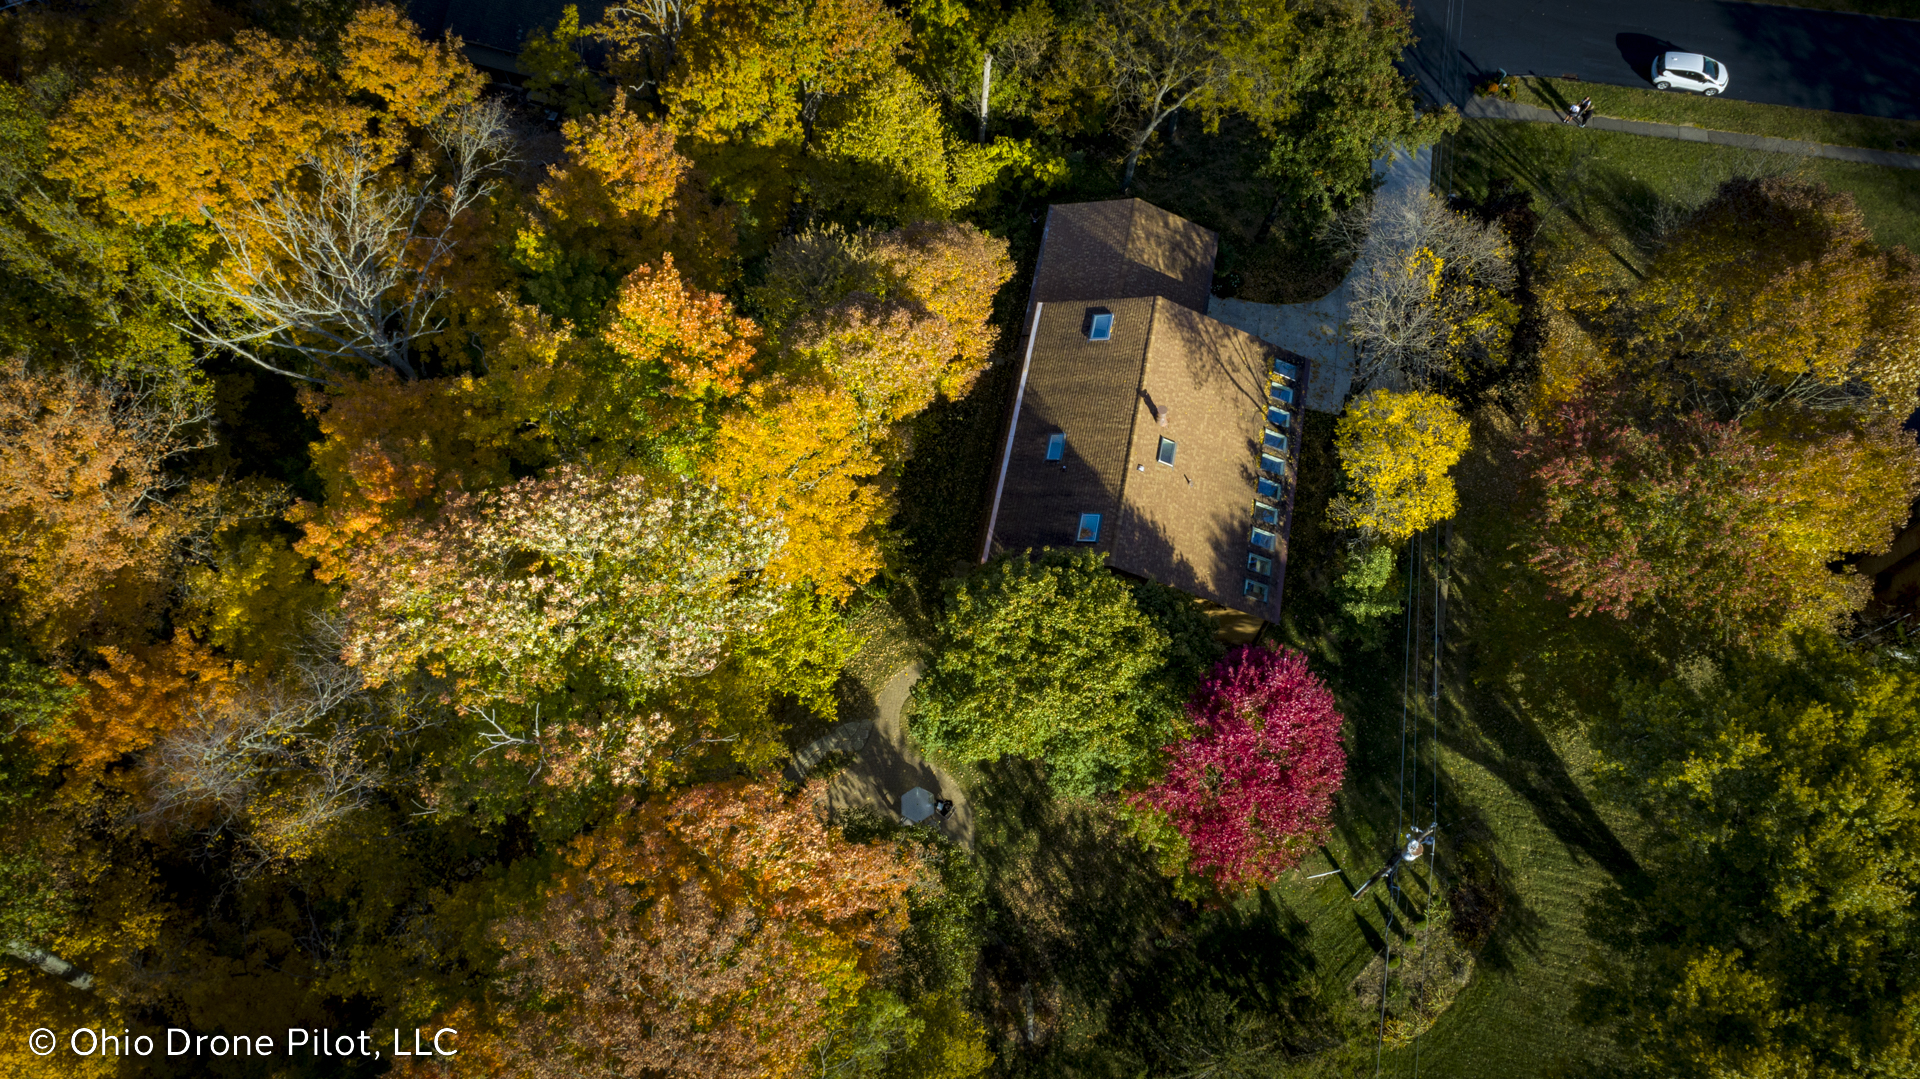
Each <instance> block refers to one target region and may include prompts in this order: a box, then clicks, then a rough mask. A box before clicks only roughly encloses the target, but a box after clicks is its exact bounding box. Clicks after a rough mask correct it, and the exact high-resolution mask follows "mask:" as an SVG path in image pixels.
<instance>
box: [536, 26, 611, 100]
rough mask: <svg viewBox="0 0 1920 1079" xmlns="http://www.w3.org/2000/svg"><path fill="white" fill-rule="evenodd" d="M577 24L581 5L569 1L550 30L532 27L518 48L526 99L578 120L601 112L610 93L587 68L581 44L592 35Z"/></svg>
mask: <svg viewBox="0 0 1920 1079" xmlns="http://www.w3.org/2000/svg"><path fill="white" fill-rule="evenodd" d="M592 36H593V35H592V33H591V31H589V30H583V29H581V26H580V8H579V7H578V6H577V5H574V4H568V5H567V6H566V7H565V8H564V9H562V11H561V12H560V21H559V23H557V24H556V25H555V26H554V28H553V30H552V31H551V32H549V31H546V30H535V31H533V32H532V33H530V34H528V35H527V40H526V44H524V45H522V46H521V47H520V67H521V68H522V69H523V70H525V71H526V72H527V73H528V74H527V98H528V99H529V100H531V101H534V102H536V103H538V104H541V105H545V106H546V107H547V108H549V109H552V110H554V111H555V112H558V113H560V114H561V115H562V116H565V117H567V118H568V119H578V118H579V117H582V116H590V115H592V114H594V113H597V112H601V111H604V110H605V109H606V107H607V106H608V105H610V104H612V103H613V94H612V93H610V92H609V91H608V90H607V88H606V87H605V86H603V85H602V84H601V82H600V76H598V75H595V74H594V73H593V72H592V71H591V70H589V69H588V67H587V63H586V60H585V59H583V58H582V55H581V48H582V43H583V42H585V41H586V40H587V39H588V38H590V37H592Z"/></svg>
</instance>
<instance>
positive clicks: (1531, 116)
mask: <svg viewBox="0 0 1920 1079" xmlns="http://www.w3.org/2000/svg"><path fill="white" fill-rule="evenodd" d="M1460 115H1462V116H1464V117H1466V118H1468V119H1470V120H1523V121H1529V122H1532V123H1536V124H1557V123H1559V122H1560V114H1559V113H1557V112H1554V111H1553V110H1552V109H1543V108H1541V107H1540V106H1538V105H1523V104H1521V103H1520V102H1518V101H1502V100H1500V99H1499V98H1493V97H1476V98H1474V99H1473V100H1472V101H1469V102H1467V104H1466V107H1465V108H1463V109H1461V110H1460ZM1587 127H1589V128H1592V129H1595V130H1599V131H1622V132H1625V133H1626V134H1629V135H1645V136H1647V137H1648V138H1655V139H1678V140H1680V141H1681V142H1710V143H1713V144H1714V145H1716V146H1738V147H1740V148H1742V149H1746V150H1761V151H1765V152H1767V153H1773V154H1798V155H1800V156H1801V157H1827V158H1832V159H1833V160H1835V161H1855V162H1858V163H1860V164H1862V165H1883V166H1885V167H1887V168H1892V169H1920V154H1900V153H1895V152H1893V151H1892V150H1867V149H1863V148H1861V147H1858V146H1834V145H1831V144H1829V143H1824V142H1801V141H1799V140H1798V139H1776V138H1772V137H1770V136H1767V135H1745V134H1741V133H1740V132H1737V131H1715V130H1713V129H1712V128H1705V127H1686V126H1683V125H1681V124H1652V123H1647V122H1646V121H1644V120H1618V119H1615V118H1614V117H1611V116H1606V115H1600V116H1595V117H1594V118H1593V119H1592V120H1591V121H1590V122H1589V123H1588V124H1587Z"/></svg>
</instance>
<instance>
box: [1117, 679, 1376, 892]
mask: <svg viewBox="0 0 1920 1079" xmlns="http://www.w3.org/2000/svg"><path fill="white" fill-rule="evenodd" d="M1187 715H1188V718H1190V719H1191V720H1192V721H1193V735H1192V737H1190V738H1188V739H1186V740H1185V741H1182V742H1177V743H1175V744H1173V745H1170V746H1167V747H1165V749H1164V750H1163V752H1165V754H1166V756H1167V773H1166V778H1165V779H1163V780H1161V781H1160V782H1159V783H1157V784H1155V785H1153V786H1151V787H1149V788H1147V789H1146V790H1144V791H1141V792H1139V793H1137V794H1134V795H1133V796H1132V797H1131V801H1132V803H1133V806H1134V808H1135V809H1136V810H1148V811H1151V812H1153V813H1154V814H1156V815H1161V816H1164V818H1165V819H1166V821H1167V823H1168V824H1170V825H1171V826H1172V827H1173V828H1174V829H1175V830H1176V831H1178V833H1179V834H1180V837H1181V838H1182V839H1183V840H1185V842H1186V846H1187V848H1188V852H1189V861H1188V865H1187V868H1188V869H1189V870H1191V871H1192V872H1193V873H1196V874H1201V875H1204V876H1207V877H1210V878H1212V879H1213V881H1214V882H1215V883H1217V884H1220V885H1223V886H1251V885H1258V884H1263V883H1266V882H1268V881H1271V880H1273V879H1274V878H1275V877H1277V876H1279V875H1280V874H1281V873H1283V872H1285V871H1286V870H1288V869H1291V868H1293V866H1295V865H1297V864H1299V862H1300V859H1301V857H1302V856H1303V855H1304V854H1305V853H1306V852H1307V850H1308V849H1309V848H1311V847H1312V846H1313V845H1314V844H1316V843H1318V842H1320V841H1321V840H1322V839H1323V838H1325V836H1326V834H1327V830H1328V824H1327V817H1328V814H1330V813H1331V812H1332V810H1333V796H1334V793H1335V792H1336V791H1338V790H1339V789H1340V781H1341V779H1342V778H1343V776H1344V775H1345V773H1346V767H1347V754H1346V750H1345V748H1344V747H1342V745H1341V744H1340V724H1341V722H1342V720H1341V716H1340V713H1339V712H1338V711H1337V710H1336V709H1335V708H1334V704H1333V694H1332V693H1331V692H1329V691H1328V689H1327V687H1326V683H1324V682H1322V681H1321V680H1320V679H1319V678H1318V677H1317V676H1315V675H1314V673H1313V672H1312V671H1310V670H1308V669H1307V657H1305V656H1304V655H1301V654H1300V653H1299V652H1297V651H1295V650H1293V649H1291V648H1281V649H1277V650H1276V649H1272V648H1267V647H1263V646H1260V645H1246V646H1243V647H1240V648H1236V649H1234V650H1233V651H1231V652H1229V653H1227V656H1226V658H1224V659H1222V660H1221V661H1220V662H1219V663H1218V664H1216V665H1215V666H1214V668H1213V670H1212V671H1211V672H1210V673H1209V674H1208V675H1207V677H1206V679H1205V680H1203V681H1202V682H1201V683H1200V688H1199V689H1198V690H1197V691H1195V693H1194V696H1193V699H1192V701H1191V702H1189V703H1188V705H1187Z"/></svg>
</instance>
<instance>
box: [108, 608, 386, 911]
mask: <svg viewBox="0 0 1920 1079" xmlns="http://www.w3.org/2000/svg"><path fill="white" fill-rule="evenodd" d="M339 635H340V625H339V623H338V621H337V620H336V619H332V618H327V617H320V618H316V619H315V620H314V621H313V623H312V624H311V627H310V630H309V633H308V635H307V638H306V640H305V641H303V643H302V647H301V649H300V651H299V653H298V658H297V659H296V660H295V662H294V664H293V671H292V672H291V673H290V674H289V675H288V676H286V677H283V678H279V679H275V680H270V681H259V682H255V683H252V684H250V685H247V686H245V687H243V688H242V689H241V690H240V691H239V692H237V693H234V694H231V695H228V696H223V697H219V698H215V699H212V700H209V701H206V702H203V703H202V704H201V706H200V707H199V708H198V709H197V710H196V711H195V712H194V713H193V714H192V716H191V717H190V719H189V720H188V722H186V723H185V724H183V725H182V726H181V727H179V728H178V729H176V730H174V731H172V732H170V733H169V734H167V735H166V736H165V737H164V738H162V739H161V740H160V741H159V743H158V744H157V745H156V746H155V748H154V753H153V755H152V757H151V758H150V759H149V762H148V765H147V768H148V776H149V779H150V791H151V802H150V804H149V806H148V808H147V810H146V817H147V819H148V820H149V821H153V822H160V823H166V824H175V825H181V824H184V825H188V826H191V827H196V828H198V829H199V830H200V831H201V832H202V834H204V835H206V836H208V837H209V838H211V837H213V836H217V835H222V834H226V835H232V836H234V837H236V838H238V839H239V840H240V841H241V843H242V847H243V849H244V850H245V851H246V853H247V857H245V858H243V859H242V860H241V861H240V863H238V865H237V867H236V868H237V870H238V871H239V872H241V873H242V874H243V875H244V874H245V873H248V872H250V871H255V870H258V869H260V868H263V867H265V866H267V865H271V864H273V863H275V862H277V861H282V860H284V859H286V858H288V857H290V856H293V852H296V851H298V850H299V849H301V848H302V847H303V846H305V845H307V844H309V843H310V842H311V841H312V839H313V838H314V837H315V836H318V835H320V834H321V833H323V832H324V831H325V830H326V829H327V828H328V827H329V826H330V825H333V824H334V823H336V822H338V821H340V820H342V819H344V818H345V817H347V816H348V815H349V814H351V813H353V812H355V811H357V810H360V809H364V808H366V807H367V806H369V805H370V804H372V802H373V799H374V798H375V797H376V796H377V794H378V793H379V791H380V790H381V788H382V787H383V785H384V784H385V782H386V779H387V776H386V772H385V769H384V768H383V767H382V766H381V765H380V763H379V762H378V760H377V759H376V756H375V754H374V752H373V750H375V749H377V748H378V745H379V744H380V743H381V742H383V741H387V740H391V739H393V738H395V737H397V736H400V735H404V734H408V733H411V732H412V731H414V730H417V729H418V728H419V724H417V723H415V722H413V717H412V714H411V710H410V709H409V708H407V707H406V706H405V702H404V701H403V702H402V706H401V707H400V709H399V710H398V713H397V714H395V713H394V712H393V711H391V710H383V709H390V707H391V705H392V703H393V702H392V701H388V700H382V699H378V698H376V697H375V695H374V694H372V693H371V692H369V691H368V690H367V688H366V687H365V684H364V681H363V680H362V678H361V676H360V673H359V672H358V671H356V670H354V669H353V668H352V667H349V666H347V665H346V664H345V663H343V662H341V661H340V659H339ZM396 719H398V720H399V722H395V720H396Z"/></svg>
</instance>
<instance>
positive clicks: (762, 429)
mask: <svg viewBox="0 0 1920 1079" xmlns="http://www.w3.org/2000/svg"><path fill="white" fill-rule="evenodd" d="M861 428H862V416H861V407H860V404H859V402H858V401H856V400H855V399H854V397H853V395H852V394H850V393H848V392H847V391H845V390H843V389H838V388H835V387H831V386H827V385H823V384H821V383H818V382H811V381H809V382H801V383H798V384H788V383H786V382H784V381H780V380H775V381H773V382H771V383H767V384H762V385H760V386H756V387H755V388H754V390H753V391H752V394H751V397H750V399H749V401H748V402H747V403H746V404H745V406H744V407H741V408H737V409H735V410H733V411H731V412H729V413H728V414H727V415H726V417H725V418H723V419H722V420H721V422H720V430H719V431H718V432H717V433H716V434H715V436H714V440H713V448H712V451H711V453H710V456H709V457H708V458H707V460H706V461H705V462H704V463H703V464H702V466H701V471H702V473H703V474H704V475H705V476H707V477H708V479H709V480H711V481H712V482H714V483H716V484H719V485H720V486H721V488H722V489H723V490H725V491H727V492H728V493H729V494H730V495H732V496H734V497H738V498H744V499H746V500H747V501H748V503H749V504H750V505H751V506H752V507H753V509H754V511H755V512H756V513H759V514H762V515H765V516H776V515H777V516H778V518H779V519H780V521H781V522H782V524H783V525H784V526H785V528H786V530H787V542H786V545H785V546H784V547H783V548H781V550H780V551H779V552H778V553H777V554H776V555H775V556H774V558H773V560H772V561H770V562H769V563H768V564H767V572H768V573H769V574H770V575H772V576H773V578H774V579H775V580H778V581H782V582H786V583H799V582H802V581H805V582H811V583H812V585H813V586H814V587H815V588H817V589H818V590H819V591H820V592H821V593H822V594H823V595H827V596H831V597H833V598H835V599H844V598H846V597H847V596H850V595H852V594H853V591H854V589H856V588H858V587H860V586H861V585H862V584H865V583H866V582H867V581H869V580H871V579H872V578H873V575H874V574H876V573H878V572H879V571H880V567H881V565H882V558H881V549H880V544H881V539H882V536H883V534H884V526H885V523H886V520H887V518H888V517H889V516H891V514H892V511H893V500H892V499H891V498H890V497H889V496H888V494H887V493H886V492H885V491H884V490H882V489H881V488H880V487H878V486H876V485H875V484H873V483H871V482H869V481H870V480H871V479H872V478H873V477H874V476H875V475H877V474H878V473H879V472H880V468H881V463H880V459H879V456H878V455H877V454H876V453H875V451H874V448H873V446H872V444H871V443H870V442H869V441H868V440H867V439H866V438H865V437H864V436H863V434H862V431H861Z"/></svg>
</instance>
